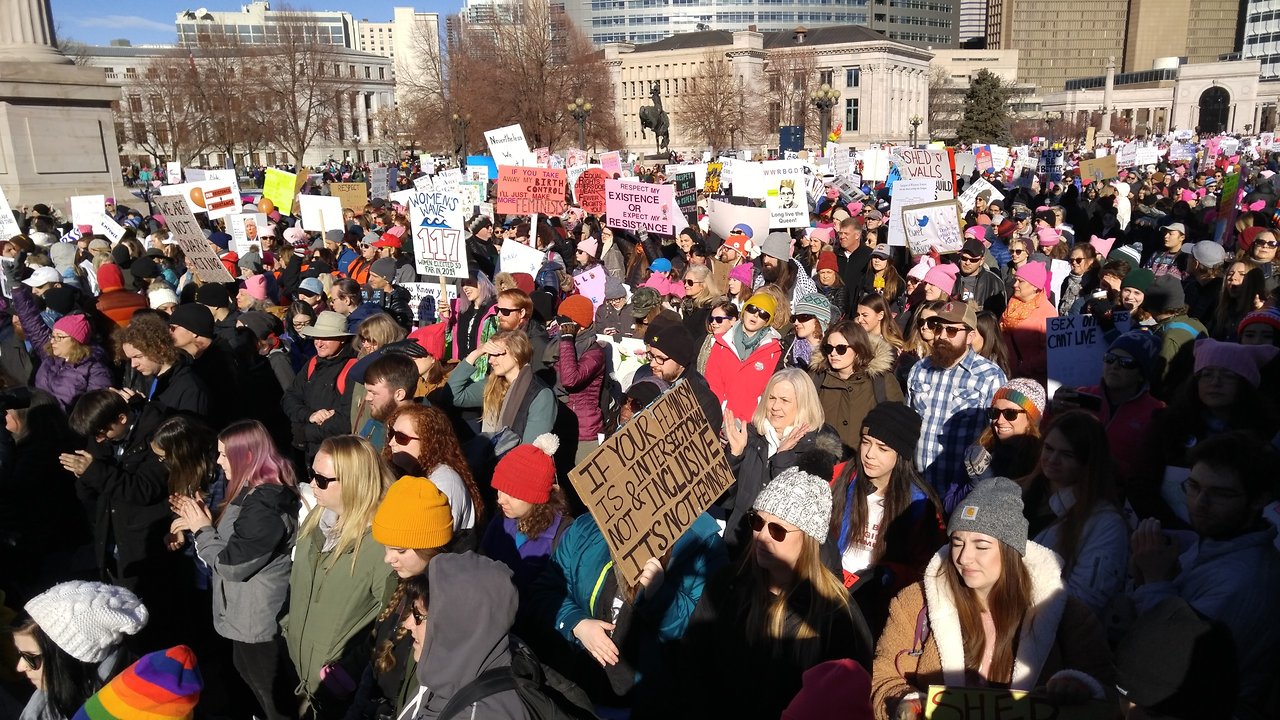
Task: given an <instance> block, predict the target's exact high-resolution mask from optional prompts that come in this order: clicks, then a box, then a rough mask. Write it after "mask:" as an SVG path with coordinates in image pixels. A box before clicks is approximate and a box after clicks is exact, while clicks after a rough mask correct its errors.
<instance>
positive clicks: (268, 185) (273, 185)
mask: <svg viewBox="0 0 1280 720" xmlns="http://www.w3.org/2000/svg"><path fill="white" fill-rule="evenodd" d="M297 180H298V176H297V175H294V174H293V173H290V172H285V171H283V170H277V169H275V168H267V177H266V179H265V180H264V181H263V183H262V197H264V198H266V199H268V200H270V201H271V202H272V203H273V204H274V205H275V206H276V208H277V209H278V210H279V211H280V212H281V213H283V214H285V215H288V214H289V213H291V212H293V196H294V194H295V188H296V187H297V186H296V184H295V183H296V182H297Z"/></svg>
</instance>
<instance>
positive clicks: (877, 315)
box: [852, 293, 906, 357]
mask: <svg viewBox="0 0 1280 720" xmlns="http://www.w3.org/2000/svg"><path fill="white" fill-rule="evenodd" d="M852 319H853V321H854V322H856V323H858V325H859V326H860V327H861V328H862V329H863V330H866V331H867V333H868V334H869V335H875V336H878V337H880V338H881V339H883V340H884V341H885V342H887V343H889V345H890V347H892V348H893V354H894V357H897V355H898V353H899V352H901V351H902V348H903V346H904V345H905V344H906V341H905V340H903V339H902V330H900V329H899V328H898V323H896V322H894V320H893V311H892V309H891V308H890V303H889V302H888V301H887V300H885V298H884V296H883V295H877V294H875V293H871V294H869V295H863V296H862V299H861V300H859V301H858V306H857V308H855V310H854V316H853V318H852Z"/></svg>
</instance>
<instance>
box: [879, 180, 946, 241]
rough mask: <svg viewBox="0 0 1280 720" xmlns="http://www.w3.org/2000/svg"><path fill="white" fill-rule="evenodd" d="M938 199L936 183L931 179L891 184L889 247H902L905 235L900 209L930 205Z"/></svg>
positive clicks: (905, 238) (905, 239) (900, 181)
mask: <svg viewBox="0 0 1280 720" xmlns="http://www.w3.org/2000/svg"><path fill="white" fill-rule="evenodd" d="M937 199H938V183H937V182H935V181H934V180H933V179H931V178H915V179H912V180H899V181H898V182H896V183H894V184H893V195H892V196H891V197H890V199H889V245H891V246H893V247H904V246H906V244H907V236H906V233H904V232H903V231H902V209H903V208H905V207H908V206H911V205H922V204H924V203H931V202H933V201H935V200H937Z"/></svg>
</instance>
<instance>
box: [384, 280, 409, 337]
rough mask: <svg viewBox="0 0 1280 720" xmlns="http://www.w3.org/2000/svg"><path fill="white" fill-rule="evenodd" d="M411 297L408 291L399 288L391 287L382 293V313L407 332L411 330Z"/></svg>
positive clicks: (396, 286)
mask: <svg viewBox="0 0 1280 720" xmlns="http://www.w3.org/2000/svg"><path fill="white" fill-rule="evenodd" d="M411 300H412V297H411V296H410V295H409V291H408V290H405V289H404V288H402V287H400V286H399V285H395V286H393V287H392V288H391V289H390V290H383V291H382V302H381V306H382V311H383V312H385V313H386V314H388V315H390V316H391V317H392V318H393V319H394V320H395V321H396V324H398V325H399V326H400V327H402V328H404V329H405V330H406V331H407V330H412V329H413V318H414V312H413V308H412V307H411V306H410V305H411V302H410V301H411Z"/></svg>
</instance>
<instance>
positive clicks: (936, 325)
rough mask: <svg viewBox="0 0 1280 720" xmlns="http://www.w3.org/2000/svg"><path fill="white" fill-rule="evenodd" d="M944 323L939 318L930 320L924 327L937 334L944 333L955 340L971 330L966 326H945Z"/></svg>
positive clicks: (925, 322) (926, 321)
mask: <svg viewBox="0 0 1280 720" xmlns="http://www.w3.org/2000/svg"><path fill="white" fill-rule="evenodd" d="M942 323H943V321H942V320H939V319H938V318H929V319H928V320H925V321H924V326H925V327H926V328H928V329H929V330H930V331H931V332H933V333H935V334H937V333H940V332H944V333H946V334H947V337H949V338H954V337H955V336H957V335H959V334H960V333H962V332H968V331H969V328H967V327H965V326H964V325H943V324H942Z"/></svg>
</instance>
